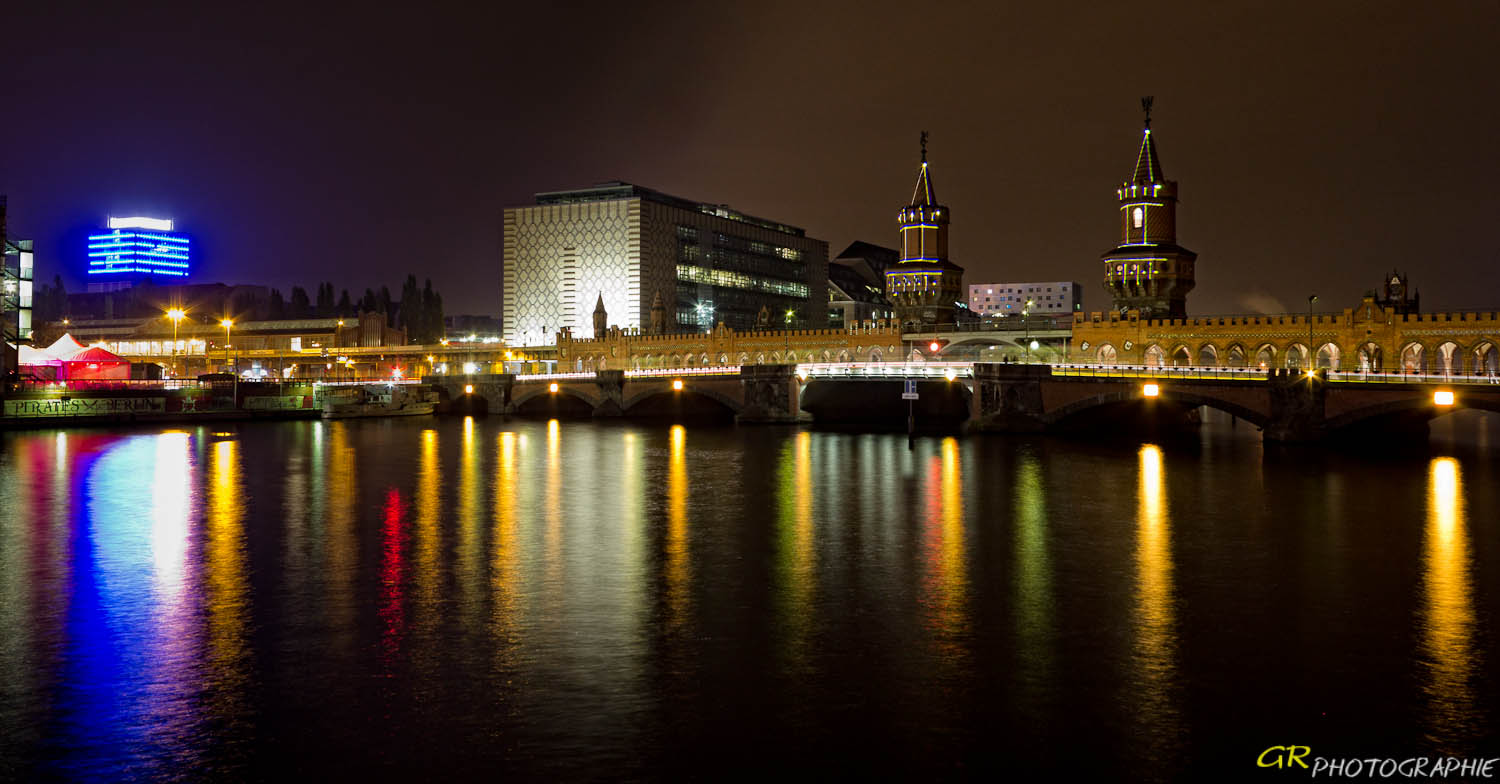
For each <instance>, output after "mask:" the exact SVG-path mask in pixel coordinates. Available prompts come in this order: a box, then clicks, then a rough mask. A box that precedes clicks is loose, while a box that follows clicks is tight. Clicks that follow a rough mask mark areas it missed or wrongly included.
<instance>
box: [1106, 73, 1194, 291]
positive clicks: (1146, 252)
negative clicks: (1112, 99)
mask: <svg viewBox="0 0 1500 784" xmlns="http://www.w3.org/2000/svg"><path fill="white" fill-rule="evenodd" d="M1141 107H1142V108H1143V109H1144V110H1145V113H1146V122H1145V128H1144V130H1142V132H1141V150H1140V152H1139V153H1138V154H1137V155H1136V158H1135V172H1134V173H1133V174H1132V175H1131V178H1130V180H1129V181H1128V182H1125V183H1123V184H1122V185H1120V189H1119V190H1118V191H1116V196H1117V197H1118V198H1119V201H1120V242H1119V244H1118V245H1116V246H1115V247H1114V248H1113V249H1111V250H1110V251H1108V252H1107V253H1105V254H1104V255H1103V256H1102V257H1101V261H1103V263H1104V290H1105V291H1107V292H1109V296H1110V298H1111V300H1112V303H1113V307H1114V309H1115V310H1116V311H1119V312H1121V313H1124V312H1125V311H1130V310H1139V311H1140V312H1141V317H1142V318H1187V294H1188V292H1189V291H1192V290H1193V285H1194V279H1193V267H1194V266H1195V265H1196V264H1197V259H1198V254H1196V253H1194V252H1192V251H1190V250H1188V249H1187V248H1184V247H1182V246H1181V245H1178V244H1177V182H1176V181H1175V180H1169V179H1167V178H1166V177H1164V176H1162V172H1161V161H1160V160H1159V159H1158V158H1157V155H1156V140H1155V138H1154V137H1153V136H1152V134H1151V98H1150V97H1146V98H1142V99H1141Z"/></svg>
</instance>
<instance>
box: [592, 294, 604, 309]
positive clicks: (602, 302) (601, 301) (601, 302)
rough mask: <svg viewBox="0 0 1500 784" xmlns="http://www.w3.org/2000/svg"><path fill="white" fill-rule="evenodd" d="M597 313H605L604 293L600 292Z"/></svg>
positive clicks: (596, 307)
mask: <svg viewBox="0 0 1500 784" xmlns="http://www.w3.org/2000/svg"><path fill="white" fill-rule="evenodd" d="M594 312H595V313H604V312H605V310H604V292H602V291H601V292H599V302H598V303H596V304H595V305H594Z"/></svg>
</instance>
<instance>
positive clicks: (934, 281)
mask: <svg viewBox="0 0 1500 784" xmlns="http://www.w3.org/2000/svg"><path fill="white" fill-rule="evenodd" d="M948 218H949V214H948V208H947V207H945V206H943V205H941V204H939V203H938V200H937V192H936V190H935V189H934V188H933V185H932V173H931V172H930V171H929V170H928V165H927V132H926V131H923V132H922V165H921V167H920V168H919V169H918V170H917V187H916V189H915V190H913V191H912V194H911V203H910V204H908V205H907V206H905V207H903V208H902V209H901V211H900V212H899V213H897V214H896V222H897V223H898V224H899V225H900V227H901V260H900V261H899V262H897V263H896V264H895V265H894V266H891V267H889V268H887V269H886V271H885V294H886V298H887V299H889V300H890V301H891V303H892V304H893V305H894V307H895V312H896V318H897V320H899V321H900V322H901V323H902V324H903V325H923V324H927V325H936V324H952V323H954V320H955V315H954V314H955V308H956V306H957V304H958V303H960V302H963V301H964V292H963V283H964V281H963V276H964V268H963V267H960V266H958V265H957V264H954V263H953V262H951V261H949V260H948Z"/></svg>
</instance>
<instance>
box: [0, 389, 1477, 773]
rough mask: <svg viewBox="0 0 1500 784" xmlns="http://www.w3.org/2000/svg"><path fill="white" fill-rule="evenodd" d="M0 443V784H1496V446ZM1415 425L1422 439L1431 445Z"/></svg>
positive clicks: (585, 439)
mask: <svg viewBox="0 0 1500 784" xmlns="http://www.w3.org/2000/svg"><path fill="white" fill-rule="evenodd" d="M220 427H221V428H224V429H222V430H219V429H215V428H205V429H192V430H187V431H184V430H172V429H162V430H143V429H135V430H129V429H121V430H68V431H63V430H53V431H30V432H20V433H10V434H5V435H4V436H3V442H0V444H3V449H0V493H3V499H4V505H3V509H0V630H3V634H0V779H18V778H19V779H57V778H72V779H90V780H105V779H108V780H115V779H122V778H136V779H141V780H161V779H189V780H201V779H204V778H214V779H264V778H284V777H310V776H325V775H326V776H330V777H338V778H340V779H342V778H345V777H349V776H355V775H372V774H385V775H389V774H411V775H414V776H421V777H434V776H455V777H462V778H479V777H485V778H498V777H500V776H502V775H520V776H525V777H533V778H543V777H545V778H549V779H553V778H564V779H577V778H621V777H624V778H658V777H667V776H670V777H677V776H683V775H688V776H698V777H710V776H717V775H719V774H723V773H726V772H739V773H749V774H751V775H754V774H756V773H781V774H784V773H787V772H799V773H801V772H821V773H824V774H834V775H839V776H847V775H875V776H882V777H885V776H891V775H910V776H914V777H921V778H934V777H937V778H944V777H970V776H980V775H987V774H990V773H995V772H1011V773H1026V772H1049V773H1054V774H1061V773H1064V772H1084V773H1089V774H1093V775H1095V776H1098V777H1107V778H1110V779H1140V780H1151V779H1198V780H1204V779H1216V780H1224V779H1235V778H1242V777H1251V776H1254V775H1255V774H1267V773H1268V771H1263V770H1258V769H1257V768H1256V760H1257V756H1258V755H1259V754H1260V753H1261V752H1262V751H1264V750H1265V749H1266V748H1267V747H1270V746H1273V745H1291V744H1298V745H1305V746H1309V747H1310V748H1311V750H1312V754H1313V755H1314V756H1328V757H1395V758H1400V757H1404V756H1411V755H1435V754H1459V755H1485V754H1486V752H1487V755H1488V756H1491V757H1494V756H1500V750H1497V746H1496V742H1495V741H1494V740H1493V738H1494V737H1495V735H1496V731H1495V730H1496V721H1497V717H1496V715H1495V710H1496V708H1495V706H1497V705H1500V679H1497V673H1500V652H1497V651H1496V648H1495V643H1496V619H1497V609H1500V536H1497V529H1496V526H1497V523H1500V493H1497V490H1496V487H1497V485H1496V478H1497V477H1496V473H1497V469H1496V465H1497V461H1496V460H1495V458H1496V455H1497V453H1496V451H1495V450H1494V448H1493V446H1492V445H1493V444H1496V443H1500V428H1497V427H1496V426H1495V423H1494V422H1493V421H1491V420H1489V419H1484V418H1473V419H1462V418H1452V419H1451V420H1450V421H1447V422H1442V423H1439V425H1438V426H1436V427H1435V436H1434V439H1433V441H1432V444H1431V445H1430V447H1429V448H1427V449H1425V450H1424V449H1422V448H1420V447H1417V448H1413V447H1411V446H1409V445H1408V446H1399V445H1392V446H1391V447H1390V448H1389V449H1383V448H1381V447H1379V446H1376V447H1369V448H1366V449H1365V450H1364V451H1363V452H1361V453H1357V454H1350V453H1340V452H1335V451H1329V450H1322V449H1312V450H1309V449H1298V450H1284V449H1278V448H1273V447H1270V446H1263V445H1262V444H1261V442H1260V437H1259V434H1258V433H1256V432H1255V431H1254V428H1248V427H1245V426H1244V425H1243V424H1241V425H1240V426H1239V427H1233V426H1231V425H1230V424H1229V423H1226V422H1222V421H1210V422H1209V423H1207V424H1205V425H1204V427H1203V428H1202V429H1201V430H1200V431H1199V432H1198V433H1197V434H1195V435H1190V436H1187V437H1183V438H1179V439H1174V440H1169V441H1163V442H1160V443H1142V442H1140V441H1134V442H1129V441H1126V442H1120V441H1113V442H1098V443H1096V442H1089V441H1080V440H1064V439H1052V438H1016V437H1001V436H984V437H967V438H944V437H926V438H918V439H917V441H916V443H915V448H914V449H912V450H908V449H907V443H906V437H905V435H904V434H851V433H832V432H817V431H806V430H798V429H793V428H750V427H738V428H736V427H732V426H722V425H715V426H698V425H688V426H685V427H684V426H675V425H671V424H667V423H642V422H636V423H597V422H577V421H564V422H560V423H559V422H556V421H551V422H548V421H520V420H513V421H503V420H502V419H500V418H489V419H473V420H470V419H433V418H408V419H404V420H398V419H390V420H366V421H350V422H331V423H325V422H286V423H255V424H248V423H247V424H243V425H239V426H235V427H232V428H229V427H227V426H220ZM1445 428H1446V429H1445Z"/></svg>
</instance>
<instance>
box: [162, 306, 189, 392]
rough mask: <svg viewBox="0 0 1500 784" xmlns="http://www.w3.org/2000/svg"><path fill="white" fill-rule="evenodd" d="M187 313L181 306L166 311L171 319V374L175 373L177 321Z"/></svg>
mask: <svg viewBox="0 0 1500 784" xmlns="http://www.w3.org/2000/svg"><path fill="white" fill-rule="evenodd" d="M185 315H187V314H186V313H185V312H183V310H182V308H172V309H171V310H168V311H167V318H169V319H171V320H172V375H174V376H175V375H177V323H178V322H179V321H182V317H183V316H185Z"/></svg>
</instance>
